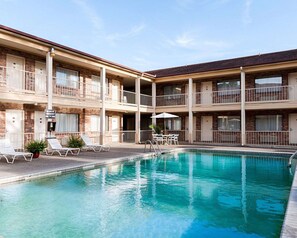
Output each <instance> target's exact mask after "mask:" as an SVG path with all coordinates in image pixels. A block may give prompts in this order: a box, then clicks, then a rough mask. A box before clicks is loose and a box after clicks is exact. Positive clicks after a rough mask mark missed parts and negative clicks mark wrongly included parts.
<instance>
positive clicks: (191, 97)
mask: <svg viewBox="0 0 297 238" xmlns="http://www.w3.org/2000/svg"><path fill="white" fill-rule="evenodd" d="M192 104H193V79H192V78H189V90H188V111H189V125H188V127H189V128H188V133H189V143H191V144H192V143H193V111H192Z"/></svg>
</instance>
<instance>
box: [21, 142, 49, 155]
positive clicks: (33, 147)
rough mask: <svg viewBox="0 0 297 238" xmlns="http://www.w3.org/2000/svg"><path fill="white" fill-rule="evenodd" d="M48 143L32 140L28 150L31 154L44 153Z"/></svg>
mask: <svg viewBox="0 0 297 238" xmlns="http://www.w3.org/2000/svg"><path fill="white" fill-rule="evenodd" d="M46 146H47V145H46V142H45V141H44V140H32V141H29V142H28V143H27V145H26V147H25V148H26V150H28V151H29V152H31V153H38V152H42V151H43V150H44V149H45V148H46Z"/></svg>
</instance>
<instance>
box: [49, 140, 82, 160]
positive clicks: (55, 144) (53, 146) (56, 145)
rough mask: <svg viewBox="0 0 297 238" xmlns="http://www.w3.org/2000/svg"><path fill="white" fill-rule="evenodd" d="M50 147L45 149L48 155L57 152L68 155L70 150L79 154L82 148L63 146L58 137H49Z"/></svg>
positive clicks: (74, 153) (73, 153)
mask: <svg viewBox="0 0 297 238" xmlns="http://www.w3.org/2000/svg"><path fill="white" fill-rule="evenodd" d="M47 142H48V144H49V147H50V148H46V149H45V153H46V154H47V155H53V154H54V153H55V152H57V153H58V154H59V155H60V156H67V155H68V153H69V152H70V153H71V154H72V155H78V154H79V152H80V148H68V147H62V146H61V144H60V142H59V141H58V140H57V139H54V138H53V139H47Z"/></svg>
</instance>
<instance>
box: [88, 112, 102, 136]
mask: <svg viewBox="0 0 297 238" xmlns="http://www.w3.org/2000/svg"><path fill="white" fill-rule="evenodd" d="M90 128H91V131H97V132H98V131H100V116H97V115H91V126H90Z"/></svg>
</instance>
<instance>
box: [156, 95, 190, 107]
mask: <svg viewBox="0 0 297 238" xmlns="http://www.w3.org/2000/svg"><path fill="white" fill-rule="evenodd" d="M187 104H188V95H186V94H171V95H161V96H156V106H157V107H158V106H159V107H160V106H183V105H187Z"/></svg>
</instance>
